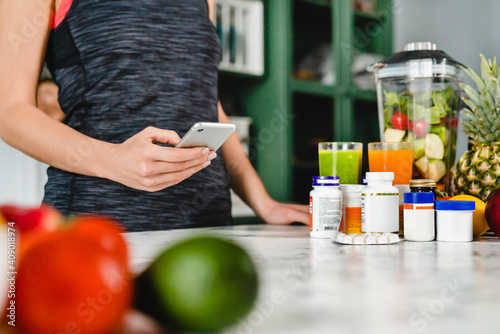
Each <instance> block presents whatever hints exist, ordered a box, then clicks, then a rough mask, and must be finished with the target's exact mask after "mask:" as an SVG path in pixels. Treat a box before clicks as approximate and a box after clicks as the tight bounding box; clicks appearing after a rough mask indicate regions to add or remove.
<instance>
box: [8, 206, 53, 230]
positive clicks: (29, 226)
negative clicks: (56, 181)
mask: <svg viewBox="0 0 500 334" xmlns="http://www.w3.org/2000/svg"><path fill="white" fill-rule="evenodd" d="M0 212H1V213H2V215H3V216H4V218H5V219H6V220H7V221H9V222H15V223H16V227H17V230H18V231H19V232H21V233H28V232H31V231H54V230H55V229H57V228H58V227H59V226H60V224H61V221H62V216H61V214H60V213H59V211H57V210H56V209H54V208H52V207H50V206H48V205H45V204H42V205H40V206H39V207H36V208H32V207H30V208H23V207H19V206H15V205H2V206H0Z"/></svg>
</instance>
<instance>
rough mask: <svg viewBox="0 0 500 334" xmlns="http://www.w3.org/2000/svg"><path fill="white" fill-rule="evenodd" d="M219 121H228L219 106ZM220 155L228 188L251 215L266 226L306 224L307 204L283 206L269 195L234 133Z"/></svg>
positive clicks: (307, 215) (307, 220)
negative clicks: (253, 214)
mask: <svg viewBox="0 0 500 334" xmlns="http://www.w3.org/2000/svg"><path fill="white" fill-rule="evenodd" d="M219 122H224V123H229V118H228V117H227V115H226V113H225V112H224V110H223V109H222V106H221V105H220V103H219ZM222 155H223V157H224V162H225V163H226V169H227V171H228V173H229V177H230V184H231V188H233V190H234V191H235V192H236V194H238V196H240V197H241V199H242V200H243V201H244V202H245V203H247V204H248V205H249V206H250V207H251V208H252V209H253V210H254V211H255V213H256V214H257V215H258V216H259V217H261V218H262V219H263V220H264V221H265V222H267V223H270V224H290V223H293V222H300V223H303V224H306V225H307V224H309V207H308V206H307V205H298V204H285V203H280V202H278V201H275V200H274V199H272V198H271V196H269V194H268V193H267V191H266V188H265V187H264V184H263V183H262V180H261V179H260V177H259V175H258V174H257V172H256V171H255V169H254V168H253V166H252V164H251V163H250V160H248V157H247V156H246V154H245V152H244V151H243V148H242V146H241V142H240V140H239V139H238V136H237V135H236V133H233V134H232V135H231V137H229V139H228V140H227V141H226V142H225V143H224V145H222Z"/></svg>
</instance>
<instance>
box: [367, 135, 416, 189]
mask: <svg viewBox="0 0 500 334" xmlns="http://www.w3.org/2000/svg"><path fill="white" fill-rule="evenodd" d="M368 164H369V166H370V172H394V182H393V185H395V184H410V179H411V178H412V167H413V150H412V147H411V144H409V143H382V142H381V143H369V144H368Z"/></svg>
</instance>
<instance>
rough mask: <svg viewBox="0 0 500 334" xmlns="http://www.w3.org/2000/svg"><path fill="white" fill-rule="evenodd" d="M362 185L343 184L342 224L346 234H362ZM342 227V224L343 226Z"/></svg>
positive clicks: (341, 188) (341, 187) (341, 186)
mask: <svg viewBox="0 0 500 334" xmlns="http://www.w3.org/2000/svg"><path fill="white" fill-rule="evenodd" d="M363 188H364V185H362V184H341V185H340V191H341V192H342V196H343V197H342V199H343V206H342V207H343V209H342V222H343V226H344V230H343V231H342V232H344V233H345V234H352V233H354V234H361V189H363ZM341 227H342V224H341Z"/></svg>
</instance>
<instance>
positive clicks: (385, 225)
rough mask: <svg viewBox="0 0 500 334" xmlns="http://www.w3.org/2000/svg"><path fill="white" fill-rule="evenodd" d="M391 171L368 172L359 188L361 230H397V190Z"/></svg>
mask: <svg viewBox="0 0 500 334" xmlns="http://www.w3.org/2000/svg"><path fill="white" fill-rule="evenodd" d="M393 180H394V173H393V172H368V173H366V182H367V183H368V185H367V186H366V187H364V188H363V189H362V190H361V230H362V232H364V233H365V232H375V233H385V232H391V233H398V232H399V191H398V188H396V187H394V186H393V185H392V181H393Z"/></svg>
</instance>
